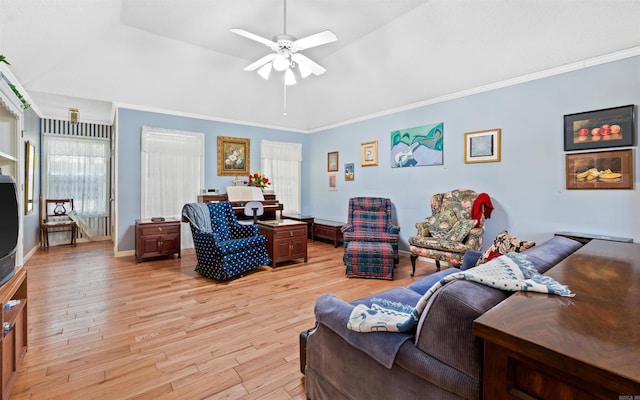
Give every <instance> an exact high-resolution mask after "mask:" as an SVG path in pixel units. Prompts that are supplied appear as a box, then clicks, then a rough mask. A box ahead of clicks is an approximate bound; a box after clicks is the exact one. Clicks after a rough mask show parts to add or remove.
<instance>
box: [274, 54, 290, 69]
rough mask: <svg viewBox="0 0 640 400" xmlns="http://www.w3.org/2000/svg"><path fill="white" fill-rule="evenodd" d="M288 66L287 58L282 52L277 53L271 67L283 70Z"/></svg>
mask: <svg viewBox="0 0 640 400" xmlns="http://www.w3.org/2000/svg"><path fill="white" fill-rule="evenodd" d="M287 68H289V58H288V57H287V56H286V55H284V54H278V56H277V57H276V58H275V59H274V60H273V69H275V70H276V71H284V70H285V69H287Z"/></svg>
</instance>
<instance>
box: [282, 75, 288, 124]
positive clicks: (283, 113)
mask: <svg viewBox="0 0 640 400" xmlns="http://www.w3.org/2000/svg"><path fill="white" fill-rule="evenodd" d="M282 86H283V89H284V103H283V105H282V115H284V116H285V117H286V116H287V83H286V82H285V83H284V84H283V85H282Z"/></svg>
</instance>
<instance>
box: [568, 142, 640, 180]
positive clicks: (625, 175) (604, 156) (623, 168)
mask: <svg viewBox="0 0 640 400" xmlns="http://www.w3.org/2000/svg"><path fill="white" fill-rule="evenodd" d="M565 158H566V182H567V189H633V183H634V176H633V168H634V167H633V149H628V150H612V151H596V152H590V153H569V154H565Z"/></svg>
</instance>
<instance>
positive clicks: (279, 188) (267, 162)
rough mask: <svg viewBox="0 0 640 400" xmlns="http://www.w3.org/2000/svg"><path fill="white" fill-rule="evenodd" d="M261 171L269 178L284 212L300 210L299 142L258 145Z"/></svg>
mask: <svg viewBox="0 0 640 400" xmlns="http://www.w3.org/2000/svg"><path fill="white" fill-rule="evenodd" d="M260 147H261V148H260V154H261V157H262V159H261V169H262V173H263V174H264V175H265V176H266V177H267V178H269V179H270V180H271V182H272V184H271V188H272V189H273V191H274V192H275V193H276V195H277V196H278V201H279V202H280V203H282V204H283V205H284V210H283V211H284V212H288V213H293V214H299V213H300V212H301V209H302V206H301V203H302V201H301V197H302V195H301V191H302V190H301V181H302V179H301V176H302V172H301V168H302V167H301V165H302V145H301V144H299V143H284V142H269V141H266V140H263V141H262V142H261V146H260Z"/></svg>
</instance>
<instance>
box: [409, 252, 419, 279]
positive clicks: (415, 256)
mask: <svg viewBox="0 0 640 400" xmlns="http://www.w3.org/2000/svg"><path fill="white" fill-rule="evenodd" d="M409 258H410V259H411V276H413V275H414V274H415V273H416V259H417V258H418V256H417V255H415V254H411V255H410V256H409Z"/></svg>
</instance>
